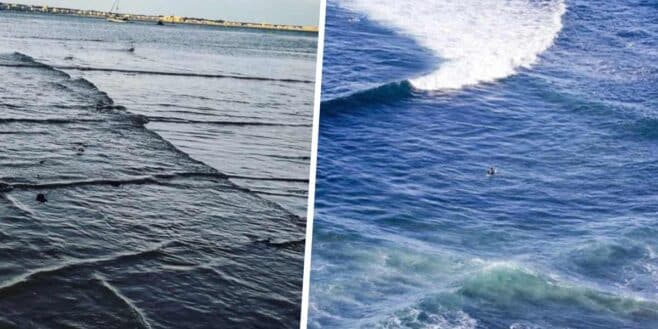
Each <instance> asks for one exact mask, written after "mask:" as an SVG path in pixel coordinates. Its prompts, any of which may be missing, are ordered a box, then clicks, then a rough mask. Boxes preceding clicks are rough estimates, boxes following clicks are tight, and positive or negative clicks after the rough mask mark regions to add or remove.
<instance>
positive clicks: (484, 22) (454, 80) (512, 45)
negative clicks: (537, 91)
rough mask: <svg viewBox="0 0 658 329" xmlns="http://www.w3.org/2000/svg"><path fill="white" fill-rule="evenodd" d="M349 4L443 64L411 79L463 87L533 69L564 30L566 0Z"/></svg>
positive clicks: (348, 0) (353, 0) (349, 0)
mask: <svg viewBox="0 0 658 329" xmlns="http://www.w3.org/2000/svg"><path fill="white" fill-rule="evenodd" d="M341 3H342V5H343V6H345V7H346V8H348V9H350V10H353V11H357V12H362V13H365V14H367V15H368V17H369V18H370V19H372V20H374V21H377V22H379V23H382V24H385V25H386V26H390V27H393V28H395V29H396V30H398V31H399V32H401V33H403V34H405V35H408V36H410V37H412V38H413V39H414V40H416V41H417V42H418V43H419V44H420V45H421V46H423V47H426V48H428V49H430V50H431V51H433V52H434V53H435V54H436V55H437V56H438V57H440V58H441V59H442V60H443V62H441V63H440V65H439V67H438V69H437V70H436V71H434V72H432V73H430V74H427V75H424V76H421V77H418V78H414V79H411V80H410V83H411V84H412V85H413V87H414V88H417V89H421V90H443V89H459V88H462V87H464V86H468V85H475V84H478V83H483V82H492V81H495V80H498V79H502V78H505V77H508V76H510V75H513V74H515V73H516V72H517V71H518V70H519V69H522V68H530V67H531V66H532V65H533V64H534V63H535V62H536V61H537V59H538V56H539V55H540V54H541V53H542V52H543V51H545V50H546V49H548V48H549V47H550V46H551V45H552V44H553V41H554V40H555V38H556V37H557V35H558V33H559V32H560V30H561V29H562V15H563V14H564V13H565V11H566V5H565V3H564V1H563V0H507V1H487V0H465V1H454V0H453V1H445V0H444V1H436V0H432V1H421V2H418V1H411V0H401V1H390V0H343V1H342V2H341Z"/></svg>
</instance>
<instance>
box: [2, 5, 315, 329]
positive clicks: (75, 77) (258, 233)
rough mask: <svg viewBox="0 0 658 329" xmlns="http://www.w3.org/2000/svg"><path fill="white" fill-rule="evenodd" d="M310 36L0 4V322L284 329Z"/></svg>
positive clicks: (300, 227)
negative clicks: (39, 11)
mask: <svg viewBox="0 0 658 329" xmlns="http://www.w3.org/2000/svg"><path fill="white" fill-rule="evenodd" d="M316 45H317V40H316V36H315V35H312V34H300V33H287V32H286V33H281V32H263V31H256V30H242V29H217V28H207V27H195V26H156V25H154V24H153V25H150V24H142V23H130V24H113V23H109V22H106V21H104V20H96V19H86V18H72V17H60V16H45V15H27V14H16V13H9V12H0V76H1V77H2V82H1V83H0V327H2V328H98V327H103V328H217V327H244V328H270V327H280V328H296V327H298V325H299V315H300V314H299V312H300V302H301V289H302V274H303V253H304V250H303V249H304V248H303V242H304V238H305V213H304V212H305V208H306V195H307V189H308V166H309V158H310V135H311V121H312V99H313V89H314V88H313V86H314V85H313V80H314V72H315V49H316ZM39 194H43V196H44V197H45V198H46V199H47V202H45V203H41V202H38V201H37V196H38V195H39Z"/></svg>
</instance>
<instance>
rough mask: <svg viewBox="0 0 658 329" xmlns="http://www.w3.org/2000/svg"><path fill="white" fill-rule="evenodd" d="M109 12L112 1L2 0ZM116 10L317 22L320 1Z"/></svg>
mask: <svg viewBox="0 0 658 329" xmlns="http://www.w3.org/2000/svg"><path fill="white" fill-rule="evenodd" d="M3 2H9V3H22V4H28V5H48V6H53V7H65V8H76V9H96V10H103V11H109V10H110V8H111V7H112V3H113V2H114V0H3ZM119 9H120V10H119V11H120V12H125V13H131V14H147V15H176V16H187V17H199V18H209V19H225V20H233V21H242V22H264V23H274V24H295V25H313V26H317V25H318V19H319V14H320V0H187V1H181V0H137V1H135V0H123V1H120V3H119Z"/></svg>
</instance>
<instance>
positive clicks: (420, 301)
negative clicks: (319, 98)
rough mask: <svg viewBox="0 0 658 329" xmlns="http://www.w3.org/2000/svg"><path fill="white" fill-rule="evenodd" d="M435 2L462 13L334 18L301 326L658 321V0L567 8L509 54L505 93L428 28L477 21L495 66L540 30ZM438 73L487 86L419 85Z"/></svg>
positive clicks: (372, 12) (356, 9)
mask: <svg viewBox="0 0 658 329" xmlns="http://www.w3.org/2000/svg"><path fill="white" fill-rule="evenodd" d="M432 4H434V5H436V6H438V5H439V4H443V5H445V6H449V5H450V4H452V5H458V4H459V5H463V6H471V7H469V8H470V9H471V10H469V11H467V12H465V13H464V15H468V17H455V18H454V20H452V21H450V22H447V23H445V24H444V23H443V21H441V20H433V21H432V20H431V21H427V20H425V18H426V17H425V16H423V15H420V14H418V15H415V14H414V13H413V10H412V9H410V10H409V12H407V11H402V10H399V11H393V13H396V15H394V16H387V13H386V12H383V13H382V10H381V8H376V7H371V6H377V5H381V2H379V1H375V2H361V1H352V0H350V1H344V2H341V1H330V3H329V7H328V16H327V35H326V50H325V59H324V63H325V71H324V75H323V103H322V112H321V119H320V139H319V153H318V179H317V187H316V188H317V192H316V193H317V194H316V215H315V226H314V228H315V232H314V240H313V242H314V249H313V266H312V274H311V280H312V284H311V305H310V308H311V313H310V322H309V323H310V326H311V327H312V328H329V327H331V328H336V327H338V328H354V327H374V328H514V329H520V328H653V327H656V326H658V276H657V275H658V271H657V269H658V257H657V256H656V253H655V251H656V250H657V248H658V234H657V233H658V231H656V227H657V226H656V224H658V222H657V220H658V207H657V206H656V205H658V202H657V201H658V189H657V188H656V184H655V183H656V179H655V178H654V176H655V172H656V170H657V169H658V144H657V143H656V137H658V135H657V134H656V132H657V131H658V125H656V123H657V122H658V112H656V108H657V107H656V105H657V104H656V99H658V97H657V96H658V94H657V93H656V90H658V89H657V88H656V86H657V85H658V66H656V63H658V61H657V59H658V58H657V57H658V53H657V52H656V50H655V49H656V37H657V36H658V24H656V21H655V11H656V9H658V8H657V7H656V4H655V2H651V1H620V2H614V3H605V4H602V3H600V2H592V1H566V3H565V6H566V11H565V13H564V15H562V16H561V17H560V22H559V23H560V24H561V26H562V29H561V30H559V31H557V32H556V34H555V35H554V38H555V40H554V42H553V43H552V45H551V46H550V47H548V48H547V49H546V50H545V51H543V50H541V49H540V48H532V47H530V49H529V50H532V51H539V52H538V53H536V54H533V55H532V56H530V55H528V56H526V57H524V58H526V59H528V60H529V62H515V60H514V58H516V57H515V56H516V55H518V52H516V51H515V52H513V53H510V54H509V56H510V57H509V60H510V62H508V61H505V60H502V61H501V62H500V63H501V65H503V64H504V65H508V64H509V63H512V64H515V63H516V64H515V65H512V68H513V70H512V71H511V72H510V74H508V75H507V76H506V77H504V78H502V79H499V78H492V75H491V74H490V73H492V72H501V70H497V69H496V68H492V69H491V70H483V68H482V67H481V66H469V65H462V64H463V63H467V62H468V61H469V60H471V59H470V57H468V56H472V55H473V54H472V53H471V52H468V51H464V52H460V51H458V49H456V48H458V47H460V46H464V47H465V49H466V50H468V49H470V48H468V47H469V46H470V45H472V41H473V40H466V41H468V42H466V41H464V40H461V39H460V38H459V37H454V38H450V35H448V36H447V37H446V39H442V40H439V41H441V42H438V41H437V42H429V41H428V40H427V39H426V38H430V39H431V40H430V41H432V40H435V39H432V38H434V37H435V36H433V35H427V36H425V35H423V33H430V34H431V33H438V32H437V31H449V32H450V33H453V34H457V33H459V31H456V30H454V28H455V26H460V25H459V24H461V23H460V22H470V23H469V24H470V25H468V24H467V25H465V26H469V30H470V31H471V34H469V35H472V36H484V37H483V38H481V39H480V40H475V41H477V42H479V43H480V44H482V46H483V49H485V50H486V49H490V50H491V49H493V50H492V51H494V52H497V53H496V55H497V56H498V57H496V58H497V59H500V58H501V57H502V58H503V59H504V57H505V56H506V54H507V53H504V52H500V51H502V50H505V49H508V48H509V49H512V48H514V46H516V47H517V48H524V47H525V46H526V45H525V44H518V45H514V44H511V45H505V47H494V46H492V45H491V44H490V43H491V42H501V40H503V41H505V42H515V41H516V40H518V38H517V37H518V36H519V35H523V36H528V37H532V36H533V35H540V36H541V38H542V39H545V38H546V36H545V35H544V34H542V33H543V32H542V33H539V32H538V31H537V30H533V28H534V25H533V24H519V25H512V26H513V27H514V28H527V29H528V30H527V31H500V30H496V29H491V28H488V25H486V24H485V25H482V24H478V22H487V21H488V20H487V19H483V20H482V21H478V20H477V19H472V18H473V17H475V18H477V17H478V14H479V12H478V11H477V9H478V7H482V14H483V15H484V14H487V15H490V14H491V13H492V12H495V11H496V10H497V9H496V8H490V7H487V6H490V5H492V4H491V3H490V2H487V1H479V2H478V1H465V2H442V1H435V2H431V4H428V6H429V5H432ZM513 4H514V6H516V7H515V9H514V10H512V11H511V12H515V13H516V12H518V11H523V9H522V8H523V6H524V5H529V6H534V5H537V4H544V5H545V6H546V7H547V8H554V7H553V6H552V5H551V4H549V2H532V1H528V2H525V3H524V1H514V2H513ZM400 6H402V7H404V4H400ZM496 6H498V4H497V5H496ZM411 7H413V6H410V7H409V8H411ZM520 8H521V9H520ZM495 9H496V10H495ZM499 9H500V8H499ZM503 9H504V8H503ZM503 9H501V10H500V11H499V12H500V13H501V15H502V14H504V13H508V12H510V11H509V10H503ZM414 10H415V9H414ZM446 10H448V9H446ZM532 10H537V8H534V7H532ZM458 13H459V11H458V10H457V11H455V12H453V15H457V14H458ZM528 13H529V12H523V14H528ZM407 14H414V15H413V16H405V15H407ZM521 16H522V17H527V16H523V15H521ZM391 17H393V18H391ZM395 17H397V18H395ZM515 17H516V18H518V17H517V16H513V17H507V18H505V17H498V18H497V19H498V20H500V21H507V22H510V23H511V22H513V19H515ZM394 18H395V20H393V19H394ZM398 19H399V20H398ZM538 19H540V18H538ZM540 21H541V19H540ZM414 24H417V25H419V26H414ZM463 26H464V25H462V27H463ZM478 29H481V30H478ZM517 32H518V33H517ZM505 33H507V34H505ZM446 40H449V41H450V42H448V43H446V42H447V41H446ZM435 41H436V40H435ZM444 41H446V42H444ZM477 42H476V43H477ZM526 42H527V41H526ZM430 46H431V47H430ZM434 46H436V48H432V47H434ZM444 46H449V47H451V48H450V49H448V50H447V51H444V50H445V49H444V48H442V47H444ZM514 49H516V48H514ZM483 51H484V50H483ZM446 54H448V55H450V56H453V55H454V56H456V57H457V58H445V57H442V55H446ZM529 54H530V53H529ZM485 55H487V56H489V55H490V54H485ZM459 56H462V57H459ZM464 56H466V57H464ZM532 58H534V60H532ZM460 61H461V62H460ZM446 63H449V64H450V65H452V66H453V67H454V66H455V65H457V64H459V65H460V69H462V70H466V71H465V72H464V73H465V74H468V75H470V76H471V77H475V80H476V81H481V82H479V83H476V84H466V85H464V86H462V87H460V88H457V89H455V88H453V87H454V86H446V85H445V84H437V85H435V87H436V88H429V89H431V90H426V89H428V88H427V87H428V86H427V84H423V85H422V86H421V87H422V89H423V90H420V89H418V88H415V87H414V86H417V82H418V80H417V78H421V80H423V77H434V78H437V77H445V76H443V75H442V73H441V72H442V69H441V68H442V67H443V65H446ZM460 63H461V64H460ZM492 63H494V64H495V63H498V62H495V61H494V62H492ZM508 69H509V67H506V68H504V70H502V71H505V70H508ZM439 80H440V79H439ZM437 81H438V80H437ZM425 82H427V81H426V80H425ZM489 166H496V167H497V168H498V174H497V175H495V176H493V177H489V176H487V175H486V170H487V168H488V167H489Z"/></svg>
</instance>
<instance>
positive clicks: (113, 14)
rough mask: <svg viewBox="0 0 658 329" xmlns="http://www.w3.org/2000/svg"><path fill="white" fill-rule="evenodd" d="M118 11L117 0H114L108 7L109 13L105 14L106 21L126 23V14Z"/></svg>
mask: <svg viewBox="0 0 658 329" xmlns="http://www.w3.org/2000/svg"><path fill="white" fill-rule="evenodd" d="M118 11H119V0H114V3H112V8H111V9H110V14H109V15H108V16H107V21H108V22H113V23H128V22H129V20H128V16H126V15H120V14H118Z"/></svg>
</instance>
